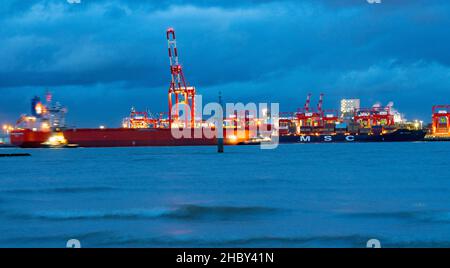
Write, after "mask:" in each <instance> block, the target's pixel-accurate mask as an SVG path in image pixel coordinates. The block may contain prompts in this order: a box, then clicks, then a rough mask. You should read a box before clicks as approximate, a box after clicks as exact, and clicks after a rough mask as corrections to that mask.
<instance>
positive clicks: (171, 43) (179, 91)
mask: <svg viewBox="0 0 450 268" xmlns="http://www.w3.org/2000/svg"><path fill="white" fill-rule="evenodd" d="M166 36H167V43H168V48H169V60H170V74H171V77H172V81H171V82H170V87H169V124H170V125H172V123H173V122H177V124H179V123H181V121H180V118H179V117H180V110H179V105H184V107H185V108H186V109H187V107H189V108H190V120H189V118H188V113H187V112H185V113H184V116H185V126H186V127H188V126H189V125H190V126H191V127H194V123H195V87H190V86H188V85H187V83H186V79H185V78H184V74H183V69H182V67H181V65H180V63H179V61H178V50H177V42H176V38H175V30H174V29H173V28H169V29H167V31H166ZM172 108H174V109H175V111H176V112H175V114H173V113H172V112H173V111H172ZM184 111H186V110H184ZM189 123H190V124H189Z"/></svg>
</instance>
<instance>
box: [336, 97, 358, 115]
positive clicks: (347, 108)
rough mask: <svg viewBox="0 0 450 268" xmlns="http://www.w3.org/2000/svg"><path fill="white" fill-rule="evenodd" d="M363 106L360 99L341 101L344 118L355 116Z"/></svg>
mask: <svg viewBox="0 0 450 268" xmlns="http://www.w3.org/2000/svg"><path fill="white" fill-rule="evenodd" d="M360 106H361V101H360V99H342V100H341V114H342V115H343V116H348V115H353V113H354V112H355V110H357V109H359V108H360Z"/></svg>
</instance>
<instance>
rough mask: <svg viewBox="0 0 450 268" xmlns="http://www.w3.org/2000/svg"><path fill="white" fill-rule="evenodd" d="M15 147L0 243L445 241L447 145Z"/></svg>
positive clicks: (5, 171)
mask: <svg viewBox="0 0 450 268" xmlns="http://www.w3.org/2000/svg"><path fill="white" fill-rule="evenodd" d="M15 151H16V152H30V153H31V154H32V156H31V157H23V158H22V157H18V158H0V247H64V246H65V243H66V241H67V240H68V239H71V238H76V239H79V240H80V241H81V244H82V246H83V247H364V246H365V243H366V241H367V240H368V239H370V238H377V239H379V240H380V241H381V243H382V246H385V247H398V246H399V247H415V246H421V247H444V246H445V247H448V246H450V202H449V201H450V174H449V169H448V163H449V159H450V143H376V144H375V143H374V144H303V145H302V144H298V145H281V146H280V147H279V148H278V149H276V150H260V149H259V147H257V146H245V147H226V152H225V153H224V154H217V153H216V148H215V147H164V148H156V147H153V148H152V147H147V148H101V149H88V148H77V149H33V150H22V149H0V152H2V153H6V152H15Z"/></svg>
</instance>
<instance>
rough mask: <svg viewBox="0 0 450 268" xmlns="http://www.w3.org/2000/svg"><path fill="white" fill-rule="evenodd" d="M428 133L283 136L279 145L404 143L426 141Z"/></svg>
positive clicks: (415, 131) (402, 131) (405, 131)
mask: <svg viewBox="0 0 450 268" xmlns="http://www.w3.org/2000/svg"><path fill="white" fill-rule="evenodd" d="M425 135H426V132H425V131H422V130H402V129H398V130H396V131H394V132H392V133H387V134H378V135H368V134H335V135H323V134H322V135H283V136H280V137H279V143H354V142H403V141H409V142H412V141H424V140H425V139H424V138H425Z"/></svg>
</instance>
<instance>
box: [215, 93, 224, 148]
mask: <svg viewBox="0 0 450 268" xmlns="http://www.w3.org/2000/svg"><path fill="white" fill-rule="evenodd" d="M219 105H220V107H222V111H223V105H222V92H221V91H219ZM217 119H218V120H217V123H216V124H217V125H219V124H222V125H221V126H220V127H218V126H216V135H217V152H218V153H223V112H222V114H221V115H218V116H217ZM219 131H222V133H220V134H219Z"/></svg>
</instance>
